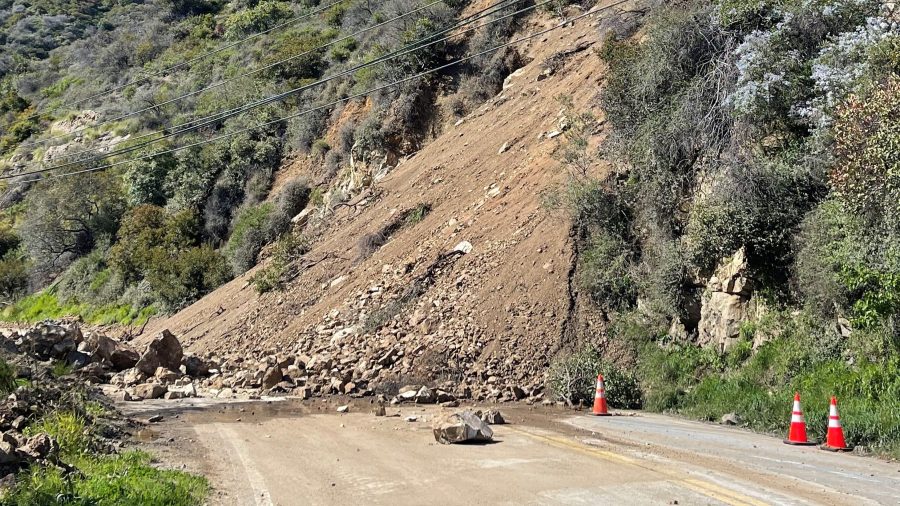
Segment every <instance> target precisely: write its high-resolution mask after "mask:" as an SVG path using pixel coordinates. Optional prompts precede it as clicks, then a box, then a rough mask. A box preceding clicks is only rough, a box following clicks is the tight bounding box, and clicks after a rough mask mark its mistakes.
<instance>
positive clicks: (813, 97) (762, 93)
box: [720, 0, 890, 129]
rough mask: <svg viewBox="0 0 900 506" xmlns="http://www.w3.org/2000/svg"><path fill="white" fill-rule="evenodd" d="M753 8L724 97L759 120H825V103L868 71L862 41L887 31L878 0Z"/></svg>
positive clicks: (809, 0)
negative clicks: (734, 77) (731, 83)
mask: <svg viewBox="0 0 900 506" xmlns="http://www.w3.org/2000/svg"><path fill="white" fill-rule="evenodd" d="M721 12H722V11H721V10H720V13H721ZM752 12H753V13H754V15H755V16H756V19H757V20H758V21H757V26H756V27H755V28H754V29H752V30H750V31H748V32H747V33H746V34H745V35H744V36H743V38H742V40H741V42H740V44H739V45H738V46H737V48H736V49H735V51H734V54H733V57H734V62H735V67H736V69H737V82H736V85H735V88H734V90H733V92H732V93H731V94H730V95H729V97H728V102H729V104H730V105H731V106H732V107H733V110H734V112H735V113H736V114H738V115H739V116H742V117H744V118H748V119H752V121H753V122H755V123H758V124H761V125H769V126H775V127H778V126H782V127H787V128H788V129H793V128H806V127H810V126H811V127H821V126H827V125H828V123H829V121H830V112H829V111H830V110H832V109H833V108H834V106H835V105H836V104H837V102H838V101H840V100H841V99H842V98H843V97H845V96H846V94H847V93H848V92H849V91H851V89H852V83H854V82H856V81H857V80H858V79H859V78H860V77H861V76H862V75H864V74H865V73H866V72H867V68H866V65H867V64H866V52H867V50H868V48H869V47H871V45H873V44H876V43H878V42H879V41H880V40H881V39H883V38H884V37H887V36H889V28H890V26H889V25H887V24H885V23H881V22H880V21H879V18H878V17H877V16H878V13H879V12H880V2H879V1H878V0H804V1H802V2H800V3H799V4H787V3H786V4H784V5H779V6H774V7H772V8H771V9H770V10H768V11H767V12H766V15H762V16H760V15H759V11H758V10H754V11H752ZM725 14H728V15H730V16H725V15H723V14H720V22H724V21H725V20H730V22H731V23H732V24H733V25H735V24H736V21H735V19H734V16H735V15H737V14H738V11H736V10H735V9H734V8H732V9H731V10H728V11H726V12H725ZM742 27H745V26H744V25H738V29H740V28H742Z"/></svg>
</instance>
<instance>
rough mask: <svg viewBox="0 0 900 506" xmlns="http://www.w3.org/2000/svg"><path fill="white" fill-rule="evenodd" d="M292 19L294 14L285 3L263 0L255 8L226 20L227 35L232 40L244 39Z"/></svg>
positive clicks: (237, 13)
mask: <svg viewBox="0 0 900 506" xmlns="http://www.w3.org/2000/svg"><path fill="white" fill-rule="evenodd" d="M292 17H294V13H293V12H292V11H291V8H290V6H288V5H286V4H285V3H284V2H279V1H276V0H263V1H262V2H259V4H257V5H256V6H255V7H253V8H250V9H245V10H242V11H238V12H235V13H234V14H232V15H230V16H229V17H228V18H227V19H225V23H224V24H225V34H226V36H228V37H230V38H239V37H244V36H247V35H249V34H251V33H256V32H261V31H263V30H265V29H267V28H269V27H271V26H272V25H275V24H277V23H280V22H283V21H284V20H285V19H288V18H292Z"/></svg>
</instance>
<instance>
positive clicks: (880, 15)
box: [556, 0, 900, 452]
mask: <svg viewBox="0 0 900 506" xmlns="http://www.w3.org/2000/svg"><path fill="white" fill-rule="evenodd" d="M889 16H890V13H889V12H888V11H886V10H884V9H883V5H882V2H878V1H865V0H802V1H793V0H772V1H769V0H761V1H734V0H721V1H717V2H704V1H687V2H678V3H677V5H672V6H668V7H661V8H658V9H656V10H654V12H653V13H652V14H651V15H650V16H649V18H648V21H647V23H646V25H645V27H644V32H643V33H642V36H639V37H629V38H623V39H610V40H607V41H606V43H605V45H604V48H603V50H602V55H601V56H602V58H603V59H604V60H605V61H606V62H607V63H608V65H609V68H610V71H609V75H608V78H607V80H606V83H605V85H604V87H603V89H602V91H601V93H600V103H601V106H602V108H603V110H604V111H605V113H606V119H607V121H608V125H609V127H610V136H609V138H608V139H607V141H606V142H605V143H604V145H603V152H602V154H603V155H605V156H607V157H609V158H610V159H612V160H615V161H616V162H617V163H618V165H617V167H618V168H617V170H616V171H615V172H614V173H613V174H611V175H610V176H609V177H607V178H605V179H602V180H595V179H591V178H588V177H583V176H582V175H581V172H580V171H579V170H578V167H579V163H578V162H579V161H580V160H582V159H583V158H585V157H587V158H591V157H597V156H598V155H597V154H596V153H592V152H590V151H589V150H587V148H585V149H584V151H582V152H581V153H580V154H578V156H574V157H569V159H568V160H567V161H568V164H569V166H570V168H571V173H572V178H571V183H570V186H571V187H570V188H569V190H568V191H567V192H566V193H567V195H570V196H571V197H570V198H569V199H568V200H569V202H570V204H571V207H572V209H573V216H574V220H575V223H576V226H577V228H578V232H579V237H580V238H581V239H580V242H581V246H580V248H581V255H580V264H579V271H580V276H579V280H580V286H581V288H582V289H583V290H584V292H585V293H587V294H589V295H590V297H591V298H592V299H593V300H594V301H595V302H596V303H597V304H599V305H600V306H601V307H602V308H604V309H605V310H606V312H607V315H608V318H609V320H610V323H609V329H610V330H609V335H610V338H609V340H608V341H606V342H603V343H598V345H599V346H600V349H601V351H602V350H607V351H606V353H612V354H614V355H615V354H618V355H617V356H618V359H619V360H620V362H623V363H630V364H634V367H633V368H632V369H631V372H632V374H633V375H636V376H637V379H638V380H639V384H640V389H641V394H642V402H643V405H644V406H645V407H647V408H650V409H654V410H663V411H667V410H671V411H676V412H680V413H684V414H687V415H690V416H696V417H700V418H704V419H708V420H718V419H719V417H721V416H722V415H724V414H726V413H729V412H737V413H738V414H739V415H740V416H741V417H743V419H744V420H745V421H746V423H747V424H748V425H749V426H750V427H753V428H755V429H758V430H764V431H783V430H785V429H786V427H787V422H788V417H787V416H786V407H788V406H789V403H790V398H791V396H792V395H793V392H794V391H800V392H802V393H803V394H804V400H805V401H806V406H805V407H806V410H807V412H808V413H814V414H815V416H810V417H809V418H808V419H809V420H810V422H811V424H812V426H813V428H814V429H815V433H817V434H819V433H824V428H825V422H826V419H825V417H824V413H826V412H827V404H826V403H827V401H828V399H829V397H830V395H837V396H838V397H839V399H840V401H841V410H842V411H841V413H842V415H843V418H844V420H845V427H846V430H847V431H848V433H849V437H850V439H852V440H853V442H854V443H855V444H859V445H865V446H869V447H875V448H879V449H881V450H887V451H893V452H897V451H898V448H900V446H898V444H900V432H898V431H900V402H898V399H900V375H898V370H900V149H898V146H900V144H898V143H900V33H898V23H897V21H898V20H897V18H896V14H895V15H894V17H893V18H890V17H889ZM586 121H595V120H593V119H592V118H587V120H586ZM592 128H594V127H593V126H588V127H586V128H585V130H587V131H590V130H591V129H592ZM576 137H577V136H576ZM697 342H699V343H700V344H703V345H705V346H706V347H705V349H698V348H696V347H695V346H694V344H693V343H697ZM584 353H586V352H582V353H581V354H578V355H575V356H573V357H572V358H570V359H566V360H561V361H559V363H558V364H557V366H556V371H557V374H559V372H558V371H561V370H563V369H564V367H565V366H566V365H567V364H569V363H578V362H580V361H584V360H593V362H592V363H593V364H594V366H593V368H597V367H601V368H602V367H604V366H603V365H602V363H600V362H599V357H595V358H594V359H591V358H590V356H588V357H587V358H585V355H584ZM588 355H590V354H588ZM598 364H599V365H598ZM591 368H592V367H588V369H591ZM589 382H590V381H588V383H589ZM582 388H584V389H586V390H587V389H591V388H592V385H587V384H585V385H584V386H582ZM584 395H585V394H584V393H583V394H582V396H584ZM632 397H633V396H631V397H629V396H627V395H626V396H625V397H623V399H624V400H622V401H620V402H619V404H625V405H627V404H630V403H633V402H632V401H630V400H629V399H631V398H632Z"/></svg>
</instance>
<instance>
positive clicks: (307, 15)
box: [27, 0, 344, 120]
mask: <svg viewBox="0 0 900 506" xmlns="http://www.w3.org/2000/svg"><path fill="white" fill-rule="evenodd" d="M343 1H344V0H335V1H334V2H331V3H329V4H327V5H324V6H322V7H317V8H315V9H313V10H311V11H309V12H306V13H304V14H301V15H299V16H296V17H293V18H291V19H289V20H287V21H284V22H282V23H279V24H277V25H275V26H272V27H271V28H268V29H266V30H263V31H261V32H256V33H253V34H251V35H248V36H246V37H244V38H242V39H239V40H236V41H234V42H230V43H228V44H225V45H223V46H220V47H217V48H216V49H212V50H210V51H207V52H205V53H201V54H199V55H197V56H194V57H193V58H190V59H188V60H185V61H183V62H181V63H177V64H175V65H172V66H169V67H166V68H163V69H159V70H155V71H153V72H148V73H145V74H144V75H143V76H141V77H138V78H135V79H130V80H128V81H126V82H125V83H124V84H120V85H118V86H115V87H113V88H109V89H106V90H104V91H101V92H99V93H95V94H94V95H91V96H89V97H86V98H82V99H79V100H77V101H75V102H72V103H69V104H61V105H60V106H58V107H59V108H61V107H65V108H73V107H76V106H79V105H81V104H84V103H86V102H90V101H91V100H94V99H96V98H100V97H103V96H105V95H108V94H110V93H113V92H116V91H119V90H123V89H125V88H127V87H129V86H131V85H133V84H136V83H140V82H144V81H147V80H149V79H150V78H153V77H157V76H161V75H163V74H167V73H169V72H171V71H173V70H177V69H180V68H182V67H185V66H188V65H191V64H193V63H196V62H198V61H200V60H203V59H205V58H208V57H209V56H212V55H215V54H218V53H221V52H222V51H225V50H228V49H231V48H233V47H235V46H239V45H241V44H243V43H245V42H247V41H249V40H253V39H256V38H258V37H262V36H263V35H267V34H269V33H272V32H273V31H275V30H279V29H281V28H284V27H285V26H290V25H292V24H294V23H298V22H300V21H303V20H306V19H309V18H311V17H312V16H315V15H316V14H319V13H321V12H324V11H326V10H328V9H330V8H332V7H334V6H336V5H339V4H340V3H342V2H343ZM40 115H41V113H39V112H36V113H34V114H32V115H31V116H29V117H28V118H27V119H29V120H30V119H34V118H37V117H39V116H40Z"/></svg>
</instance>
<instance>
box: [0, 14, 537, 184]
mask: <svg viewBox="0 0 900 506" xmlns="http://www.w3.org/2000/svg"><path fill="white" fill-rule="evenodd" d="M551 1H552V0H545V1H544V2H541V3H538V4H533V5H531V6H529V7H525V8H522V9H519V10H517V11H515V12H512V13H508V14H506V15H504V16H501V17H498V18H496V19H492V20H490V21H488V22H485V23H482V24H480V25H477V26H474V27H470V28H467V29H466V30H463V31H461V32H459V33H456V34H452V35H449V36H446V37H442V38H439V39H435V40H432V41H430V42H428V43H426V44H420V43H421V42H422V41H424V40H428V39H429V38H433V37H434V35H429V36H428V37H424V38H422V39H420V40H419V41H416V42H413V43H411V44H408V45H407V46H406V47H408V48H409V49H406V50H403V49H402V48H401V50H398V51H397V52H393V53H389V54H387V55H384V56H382V57H380V58H376V59H375V60H373V61H371V62H367V63H364V64H360V65H357V66H355V67H351V68H349V69H347V70H344V71H342V72H339V73H337V74H334V75H331V76H329V77H327V78H323V79H321V80H319V81H317V82H314V83H310V84H308V85H304V86H301V87H298V88H294V89H292V90H288V91H286V92H283V93H280V94H276V95H272V96H269V97H266V98H264V99H260V100H257V101H256V102H251V103H249V104H244V105H242V106H240V107H237V108H234V109H231V110H227V111H221V112H219V113H216V114H213V115H210V116H207V117H206V118H201V119H200V120H203V121H204V122H203V123H200V124H196V125H192V126H190V127H186V128H182V129H180V130H176V131H172V132H168V133H165V134H164V135H162V136H161V137H158V138H155V139H151V140H148V141H144V142H141V143H139V144H135V145H131V146H128V147H126V148H122V149H119V150H115V151H111V152H108V153H104V154H102V155H97V156H94V157H90V158H85V159H81V160H75V161H71V162H66V163H63V164H60V165H55V166H51V167H46V168H43V169H39V170H34V171H31V172H27V173H20V174H15V175H7V176H0V180H2V179H10V178H14V177H22V176H27V175H31V174H40V173H45V172H50V171H53V170H59V169H63V168H67V167H72V166H75V165H80V164H84V163H90V162H95V161H99V160H104V159H107V158H111V157H114V156H118V155H122V154H126V153H131V152H134V151H137V150H139V149H141V148H143V147H146V146H148V145H150V144H155V143H158V142H160V141H162V140H165V139H168V138H170V137H175V136H178V135H182V134H184V133H187V132H191V131H194V130H198V129H200V128H203V127H205V126H209V125H212V124H215V123H217V122H219V121H221V120H224V119H228V118H230V117H233V116H237V115H238V114H241V113H244V112H247V111H249V110H252V109H255V108H258V107H262V106H264V105H268V104H271V103H274V102H278V101H281V100H283V99H285V98H287V97H289V96H292V95H295V94H297V93H300V92H302V91H305V90H307V89H310V88H312V87H315V86H319V85H321V84H324V83H327V82H329V81H332V80H334V79H337V78H338V77H341V76H344V75H349V74H352V73H354V72H356V71H358V70H360V69H362V68H366V67H369V66H373V65H377V64H380V63H383V62H385V61H388V60H391V59H394V58H398V57H400V56H404V55H406V54H410V53H412V52H415V51H417V50H419V49H423V48H425V47H428V46H431V45H434V44H437V43H440V42H443V41H445V40H448V39H450V38H452V37H456V36H459V35H462V34H463V33H466V32H469V31H473V30H477V29H479V28H482V27H484V26H488V25H490V24H492V23H496V22H499V21H501V20H503V19H506V18H509V17H512V16H516V15H518V14H521V13H524V12H527V11H530V10H533V9H536V8H538V7H540V6H542V5H545V4H548V3H550V2H551ZM338 103H340V102H338ZM193 121H198V120H192V121H191V122H188V123H192V122H193ZM186 124H187V123H186ZM180 126H181V125H179V126H178V127H180ZM178 127H176V128H178ZM160 132H165V130H161V131H157V132H153V133H150V134H145V135H143V136H141V137H147V136H149V135H154V134H155V133H160Z"/></svg>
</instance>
